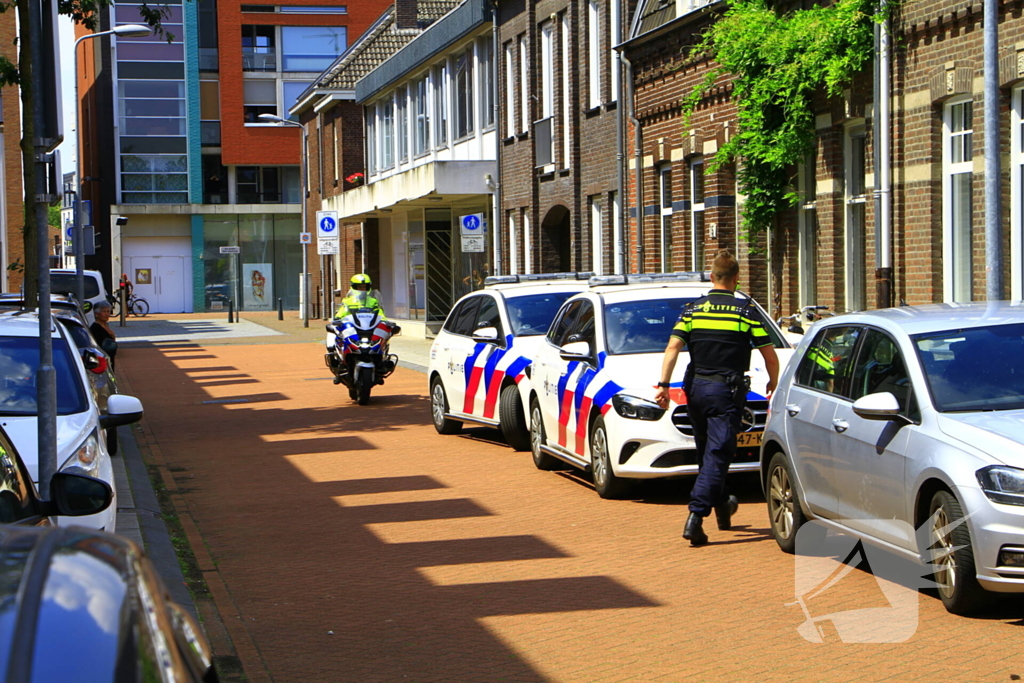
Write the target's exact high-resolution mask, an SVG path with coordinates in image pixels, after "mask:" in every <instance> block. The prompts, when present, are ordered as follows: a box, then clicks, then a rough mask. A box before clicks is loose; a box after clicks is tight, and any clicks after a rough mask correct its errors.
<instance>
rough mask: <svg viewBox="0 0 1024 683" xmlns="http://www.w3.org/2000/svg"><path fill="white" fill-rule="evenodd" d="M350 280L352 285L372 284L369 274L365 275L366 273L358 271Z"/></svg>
mask: <svg viewBox="0 0 1024 683" xmlns="http://www.w3.org/2000/svg"><path fill="white" fill-rule="evenodd" d="M351 282H352V284H353V285H367V286H371V285H373V282H372V281H371V280H370V276H369V275H367V274H366V273H359V274H357V275H353V276H352V280H351Z"/></svg>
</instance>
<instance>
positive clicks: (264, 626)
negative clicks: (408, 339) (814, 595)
mask: <svg viewBox="0 0 1024 683" xmlns="http://www.w3.org/2000/svg"><path fill="white" fill-rule="evenodd" d="M274 341H275V340H274V339H270V340H262V343H259V344H255V343H253V344H237V345H213V344H209V345H207V346H199V345H197V344H194V345H189V344H181V343H177V344H168V345H166V346H164V347H162V348H161V347H160V346H159V345H158V346H156V347H146V348H139V347H135V348H128V347H126V348H125V351H124V352H123V353H121V354H119V358H118V363H119V371H120V372H122V373H124V376H125V378H126V380H127V381H128V384H129V386H130V389H131V391H133V392H134V393H135V394H136V395H137V396H139V397H140V398H141V399H142V401H143V403H144V405H145V408H146V416H145V419H144V421H143V424H142V430H141V432H140V436H141V441H142V442H143V447H144V449H146V448H148V449H150V450H151V451H153V452H158V453H159V462H160V463H162V465H163V467H164V471H163V472H162V476H163V478H164V480H165V481H166V482H168V483H169V484H170V485H171V488H173V489H174V490H175V495H176V500H177V501H178V503H177V504H178V506H179V507H183V508H184V509H181V510H180V511H179V512H181V513H182V518H183V520H185V521H187V524H185V527H186V531H190V533H189V538H190V540H191V541H192V543H193V545H196V543H197V539H200V543H201V547H198V548H195V550H196V557H197V559H198V561H199V563H200V565H201V568H202V569H203V570H204V575H205V576H206V578H207V582H208V583H209V584H210V590H211V593H212V594H213V597H214V599H215V601H216V606H217V609H218V611H219V613H220V616H221V618H222V619H223V623H224V629H226V631H227V633H229V634H230V637H231V641H232V643H233V647H234V649H235V650H236V651H237V653H238V656H239V657H240V659H241V661H242V664H243V666H244V668H245V672H246V674H247V676H248V677H249V679H250V680H253V681H267V680H272V681H331V682H338V681H353V682H359V683H371V682H382V683H393V682H397V681H412V682H417V683H426V682H428V681H444V682H446V683H462V682H465V683H476V682H498V681H524V682H525V681H531V682H532V681H552V682H555V681H558V682H570V681H572V682H580V683H598V682H605V681H608V682H612V681H844V682H846V681H992V682H1001V681H1010V680H1017V679H1015V678H1013V676H1015V675H1018V674H1024V652H1022V648H1021V642H1022V635H1024V631H1022V630H1021V629H1022V626H1024V619H1022V618H1024V609H1021V607H1020V602H1019V601H1018V600H1016V599H1012V600H1004V601H1003V602H1004V605H1006V606H1004V607H1002V608H1001V611H998V612H995V613H992V614H989V615H987V616H986V617H984V618H975V619H966V618H958V617H954V616H951V615H949V614H947V613H946V612H945V610H943V608H942V606H941V604H940V603H939V601H938V600H937V599H936V598H935V597H934V595H931V596H929V595H921V597H920V601H919V607H920V610H919V615H920V620H919V624H918V627H917V629H916V633H914V635H913V636H912V637H910V638H909V640H907V641H906V642H903V643H896V644H847V643H843V642H841V641H840V639H839V637H838V635H837V633H836V631H835V629H834V628H832V627H830V626H829V624H828V622H825V623H824V627H825V642H824V643H822V644H812V643H809V642H807V641H806V640H804V639H803V638H802V637H801V636H800V635H799V634H798V632H797V627H798V626H800V624H801V623H802V622H803V621H804V618H805V617H804V613H803V612H802V611H801V609H800V607H798V606H787V604H786V603H792V602H793V601H794V591H795V589H794V560H793V558H792V557H790V556H787V555H784V554H782V553H781V552H780V551H779V550H778V548H777V546H776V544H775V542H774V541H773V540H771V538H770V536H769V535H768V531H767V526H768V524H767V515H766V511H765V505H764V503H763V502H761V501H759V500H758V491H757V488H756V486H751V485H750V482H747V485H746V486H745V487H744V499H745V504H744V505H743V506H742V507H741V509H740V512H739V514H738V515H737V516H736V518H735V522H736V528H735V529H734V530H733V531H729V532H720V531H718V530H717V529H716V528H715V525H714V521H713V518H712V519H710V520H708V521H709V522H710V523H709V524H708V525H707V527H708V528H709V533H710V535H711V541H712V542H711V543H710V544H709V545H708V546H706V547H703V548H690V547H689V546H688V544H687V543H686V542H685V541H683V540H682V539H681V538H680V536H679V534H680V531H681V529H682V524H683V521H684V518H685V515H686V507H685V504H686V487H685V486H684V485H680V484H679V483H678V482H677V483H667V482H659V483H656V484H652V485H644V486H641V487H639V488H638V489H637V497H636V498H634V499H632V500H623V501H607V500H601V499H599V498H598V496H597V495H596V494H595V493H594V491H593V489H592V488H591V487H590V485H589V483H588V482H587V480H586V478H585V477H581V476H574V475H571V474H566V473H552V472H541V471H539V470H537V469H535V468H534V466H533V462H532V460H531V459H530V456H529V454H528V453H515V452H513V451H512V450H511V449H509V448H508V447H507V446H505V445H503V444H502V443H500V441H499V440H498V437H497V432H495V431H493V430H487V429H482V428H481V429H468V430H466V433H464V434H462V435H459V436H440V435H438V434H436V433H435V432H434V429H433V427H432V426H431V425H430V421H429V402H428V399H427V392H426V377H425V375H423V374H421V373H419V372H415V371H412V370H408V369H399V370H398V371H397V372H396V373H395V375H394V376H393V377H392V378H390V379H389V380H388V381H387V384H386V385H385V386H383V387H377V388H375V390H374V395H373V398H372V402H371V405H369V406H365V407H361V406H358V405H355V404H354V403H353V402H351V401H349V400H348V397H347V391H346V390H345V389H344V388H343V387H339V386H334V385H333V384H332V383H331V381H330V379H329V376H328V373H327V371H326V369H325V368H324V366H323V356H322V354H323V349H322V347H318V346H317V345H316V344H314V343H309V342H308V341H307V342H302V343H273V342H274ZM908 590H909V589H908ZM818 602H819V603H820V604H811V605H809V608H810V611H811V612H812V613H814V614H816V615H820V614H827V613H831V612H837V611H843V610H850V609H863V608H872V607H885V606H886V605H887V603H886V601H885V599H884V597H882V595H881V593H880V591H879V587H878V584H877V582H876V581H875V580H874V578H873V577H872V576H871V575H869V574H867V573H865V572H862V571H854V572H852V573H851V574H850V575H849V576H848V577H847V578H846V579H844V582H843V584H842V586H841V587H837V588H836V589H835V590H833V591H830V592H829V593H827V594H825V595H823V596H822V597H821V598H820V599H819V600H818ZM880 623H884V617H883V618H881V619H880ZM211 639H212V640H215V642H214V646H215V647H219V645H218V643H220V642H222V639H220V638H216V639H215V638H211Z"/></svg>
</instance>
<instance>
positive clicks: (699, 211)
mask: <svg viewBox="0 0 1024 683" xmlns="http://www.w3.org/2000/svg"><path fill="white" fill-rule="evenodd" d="M687 165H688V167H689V168H688V169H687V170H688V171H689V176H690V182H689V185H690V188H689V189H690V267H691V268H692V269H693V270H704V209H705V208H706V206H707V205H706V203H705V202H706V198H707V191H708V186H707V169H708V167H707V164H706V163H705V161H704V157H702V156H695V157H693V158H692V159H690V162H689V164H687ZM698 167H699V168H700V177H701V179H702V181H703V187H701V188H700V198H701V200H700V201H699V202H698V201H696V197H697V173H696V170H697V168H698ZM698 218H699V219H700V229H699V230H698V229H697V222H698V221H697V219H698Z"/></svg>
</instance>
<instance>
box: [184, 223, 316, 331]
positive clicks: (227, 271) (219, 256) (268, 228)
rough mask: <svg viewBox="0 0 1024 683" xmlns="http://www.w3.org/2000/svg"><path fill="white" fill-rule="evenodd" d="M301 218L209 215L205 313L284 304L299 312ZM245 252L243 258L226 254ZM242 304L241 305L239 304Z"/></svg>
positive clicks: (205, 249) (205, 229)
mask: <svg viewBox="0 0 1024 683" xmlns="http://www.w3.org/2000/svg"><path fill="white" fill-rule="evenodd" d="M299 227H300V218H299V216H298V215H288V214H285V215H275V214H248V215H241V216H207V217H206V218H205V220H204V222H203V242H204V244H203V272H204V274H205V287H206V292H205V302H206V310H208V311H210V310H222V309H225V308H227V305H228V303H227V302H228V300H229V299H230V300H232V301H233V302H234V303H235V307H236V308H238V309H240V310H243V311H270V310H274V309H275V308H276V307H277V299H278V298H281V299H283V302H282V303H283V305H284V307H285V308H287V309H292V310H294V309H297V308H298V307H299V273H301V272H302V245H301V244H300V243H299ZM221 247H240V253H238V254H233V253H228V254H224V253H221ZM239 302H241V305H239Z"/></svg>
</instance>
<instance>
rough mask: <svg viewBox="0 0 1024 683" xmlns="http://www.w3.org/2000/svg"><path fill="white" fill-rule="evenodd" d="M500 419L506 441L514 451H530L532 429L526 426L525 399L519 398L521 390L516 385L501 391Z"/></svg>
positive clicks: (499, 399) (499, 403) (499, 402)
mask: <svg viewBox="0 0 1024 683" xmlns="http://www.w3.org/2000/svg"><path fill="white" fill-rule="evenodd" d="M498 418H499V420H500V421H501V433H502V434H504V435H505V441H507V442H508V445H509V446H511V447H512V450H514V451H528V450H530V446H531V441H532V440H531V438H530V428H529V427H527V426H526V416H525V415H523V399H522V397H520V396H519V388H518V387H517V386H516V385H515V384H510V385H508V386H507V387H505V388H504V389H502V390H501V394H500V396H499V397H498Z"/></svg>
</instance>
